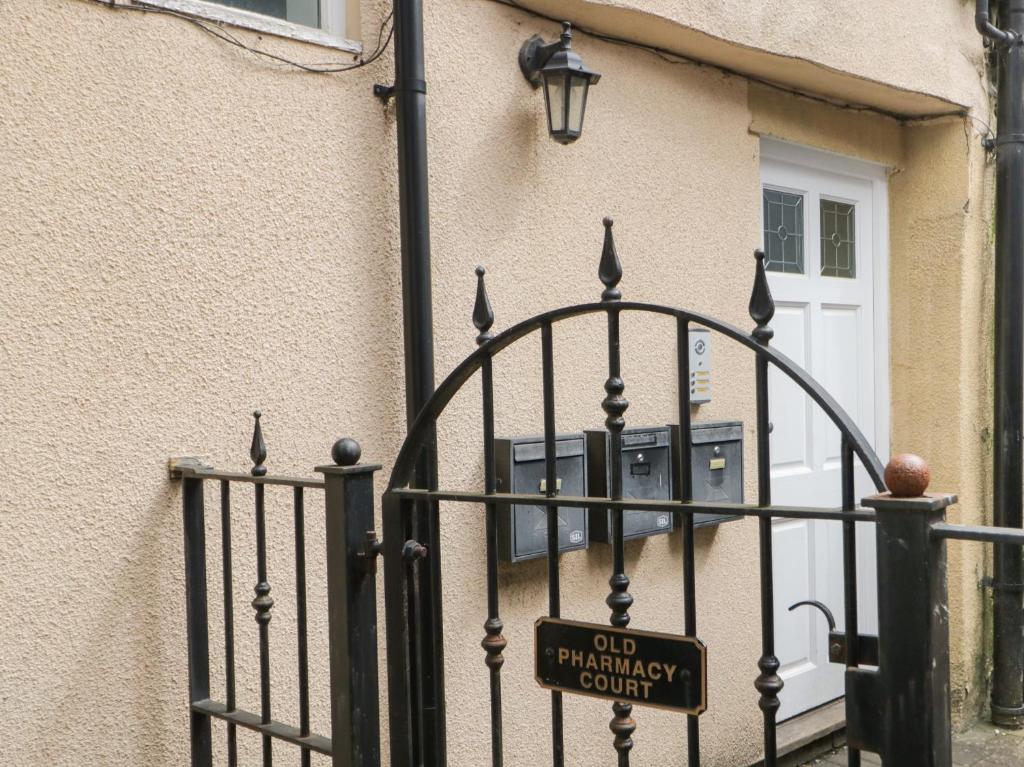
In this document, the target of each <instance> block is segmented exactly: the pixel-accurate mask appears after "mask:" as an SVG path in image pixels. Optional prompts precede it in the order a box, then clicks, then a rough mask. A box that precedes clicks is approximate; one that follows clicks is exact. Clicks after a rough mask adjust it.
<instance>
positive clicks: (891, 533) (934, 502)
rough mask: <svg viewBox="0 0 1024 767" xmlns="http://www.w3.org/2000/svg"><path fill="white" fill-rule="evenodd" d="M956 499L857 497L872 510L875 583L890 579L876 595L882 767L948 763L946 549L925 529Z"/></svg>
mask: <svg viewBox="0 0 1024 767" xmlns="http://www.w3.org/2000/svg"><path fill="white" fill-rule="evenodd" d="M955 502H956V496H941V495H933V496H926V497H923V498H894V497H892V496H890V495H888V494H885V495H877V496H873V497H871V498H865V499H864V501H863V503H864V505H865V506H868V507H871V508H874V509H875V510H876V512H877V517H876V521H877V533H876V535H877V540H878V582H879V583H882V584H893V585H892V586H890V587H889V588H881V589H879V593H878V620H879V626H878V672H877V674H878V680H879V685H878V690H879V691H880V698H881V700H876V701H875V705H878V704H880V705H881V708H882V712H881V713H882V717H881V727H880V728H879V737H880V740H881V743H880V749H879V751H880V755H881V757H882V763H883V764H885V765H887V767H888V766H889V765H893V766H895V765H898V766H899V767H949V766H950V764H952V740H951V727H950V713H949V705H950V698H949V608H948V603H947V594H946V547H945V542H944V541H942V540H940V539H937V538H936V539H933V538H932V537H931V536H930V532H931V527H932V525H933V524H935V523H936V522H941V521H942V520H943V519H945V509H946V507H947V506H949V505H951V504H952V503H955ZM894 584H898V586H895V585H894ZM850 673H851V672H847V675H848V678H849V674H850ZM854 673H858V674H864V673H865V672H863V671H858V672H854Z"/></svg>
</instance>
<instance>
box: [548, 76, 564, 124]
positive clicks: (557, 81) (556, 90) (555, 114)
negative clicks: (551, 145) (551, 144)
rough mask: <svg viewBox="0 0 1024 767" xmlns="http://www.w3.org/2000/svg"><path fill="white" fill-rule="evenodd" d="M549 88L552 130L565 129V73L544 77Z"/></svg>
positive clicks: (549, 119) (549, 110)
mask: <svg viewBox="0 0 1024 767" xmlns="http://www.w3.org/2000/svg"><path fill="white" fill-rule="evenodd" d="M544 87H545V88H546V89H547V98H548V121H549V122H550V124H551V130H553V131H562V130H565V75H551V76H550V77H545V78H544Z"/></svg>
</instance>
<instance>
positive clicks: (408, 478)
mask: <svg viewBox="0 0 1024 767" xmlns="http://www.w3.org/2000/svg"><path fill="white" fill-rule="evenodd" d="M611 227H612V222H611V220H610V219H605V247H604V250H603V252H602V258H601V265H600V268H599V270H598V274H599V277H600V278H601V281H602V282H603V283H604V284H605V290H604V292H603V293H602V296H601V298H602V300H601V301H600V302H596V303H585V304H577V305H574V306H566V307H562V308H559V309H553V310H551V311H548V312H544V313H542V314H538V315H536V316H534V317H531V318H530V319H527V320H524V321H522V322H520V323H518V324H517V325H514V326H512V327H510V328H509V329H508V330H505V331H503V332H502V333H499V334H497V335H493V336H492V335H491V333H490V332H489V331H490V327H491V324H492V323H493V321H494V316H493V313H492V312H491V307H490V301H489V299H488V298H487V293H486V289H485V287H484V270H483V269H482V268H478V269H477V275H478V288H477V300H476V306H475V308H474V313H473V322H474V324H475V325H476V327H477V329H478V330H479V331H480V335H479V336H478V337H477V342H478V343H479V344H480V347H479V348H478V349H477V350H476V351H475V352H473V353H472V354H471V355H469V356H468V357H466V359H465V360H463V361H462V362H461V363H460V364H459V365H458V366H457V367H456V368H455V369H454V370H453V371H452V372H451V373H450V374H449V375H448V377H447V378H445V380H444V381H443V382H442V383H441V385H440V386H438V388H437V390H436V391H435V392H434V395H433V396H432V397H431V398H430V400H429V401H428V402H427V403H426V405H424V407H423V409H422V410H421V411H420V413H419V415H418V416H417V417H416V421H415V423H414V424H413V426H412V428H411V429H410V431H409V434H408V436H407V437H406V440H405V442H404V444H403V445H402V449H401V451H400V452H399V454H398V458H397V459H396V461H395V465H394V468H393V470H392V472H391V478H390V481H389V482H388V490H389V491H390V490H394V489H398V488H405V487H409V486H410V484H411V483H412V481H413V476H414V473H415V464H416V461H417V458H418V456H419V454H420V451H421V450H423V449H424V448H425V447H426V446H427V445H428V444H429V442H430V440H432V439H434V435H435V433H436V431H435V426H436V423H437V419H438V418H439V417H440V416H441V414H442V413H443V412H444V410H445V408H446V407H447V406H448V404H449V403H450V402H451V401H452V399H453V398H454V396H455V395H456V394H457V393H458V392H459V390H460V389H461V388H462V387H463V385H465V383H466V382H467V381H468V380H469V379H470V378H471V377H472V376H473V375H474V374H475V373H476V372H477V371H478V370H480V368H481V366H482V365H483V364H484V361H485V360H487V359H491V358H494V357H497V356H498V355H499V354H500V353H501V352H502V351H503V350H505V349H506V348H508V347H509V346H511V345H512V344H514V343H516V342H517V341H519V340H521V339H523V338H525V337H526V336H528V335H530V334H531V333H534V332H536V331H538V330H541V329H542V328H543V327H545V326H550V325H555V324H557V323H558V322H561V321H562V320H566V319H569V318H573V317H581V316H583V315H589V314H600V313H605V314H611V313H615V314H616V315H617V314H621V313H624V312H638V313H646V314H658V315H663V316H667V317H673V318H675V319H676V320H677V321H678V322H686V323H693V324H695V325H699V326H702V327H705V328H708V329H710V330H714V331H716V332H717V333H720V334H721V335H723V336H726V337H727V338H730V339H732V340H733V341H735V342H736V343H739V344H741V345H742V346H745V347H747V348H748V349H750V350H751V351H752V352H754V354H755V355H757V356H758V357H760V358H763V359H765V360H766V361H767V362H768V363H770V364H771V365H772V366H774V367H775V368H776V369H778V370H779V371H781V372H782V373H783V374H785V375H786V376H787V377H788V378H789V379H790V380H792V381H794V382H795V383H796V384H797V386H799V387H800V388H801V389H803V391H804V392H805V393H806V394H807V395H808V396H810V397H811V399H813V400H814V402H815V403H817V405H818V406H819V407H820V408H821V409H822V411H824V413H825V414H826V415H827V416H828V417H829V419H830V420H831V421H832V423H833V424H834V425H835V426H836V427H837V428H838V429H839V431H840V433H841V435H842V436H843V438H844V439H846V440H847V441H848V443H849V444H850V446H851V447H852V448H853V451H854V453H855V454H856V455H857V456H858V457H859V458H860V460H861V462H862V463H863V465H864V468H865V469H866V470H867V472H868V475H869V476H870V477H871V481H872V482H873V483H874V485H875V487H876V488H877V489H878V491H879V492H882V491H884V490H885V482H884V480H883V473H884V469H883V466H882V463H881V461H880V460H879V458H878V456H877V455H876V454H875V451H874V450H873V448H872V447H871V445H870V443H869V442H868V440H867V438H866V437H865V436H864V434H863V432H861V430H860V429H859V428H858V426H857V425H856V424H855V423H854V421H853V419H852V418H851V417H850V415H849V414H848V413H847V412H846V411H845V410H844V409H843V408H842V407H841V406H840V405H839V403H838V402H837V401H836V400H835V398H834V397H833V396H832V395H831V394H829V392H828V391H827V390H826V389H825V387H824V386H822V385H821V383H820V382H818V381H817V380H816V379H814V378H813V377H812V376H811V375H810V374H809V373H808V372H807V371H806V370H804V369H803V368H802V367H801V366H800V365H798V364H797V363H795V362H794V361H793V360H791V359H790V358H789V357H787V356H786V355H784V354H783V353H782V352H780V351H779V350H778V349H775V348H772V347H771V346H770V345H769V341H770V339H771V337H772V330H771V328H769V327H768V323H769V322H771V319H772V316H773V315H774V313H775V304H774V301H773V299H772V297H771V291H770V290H769V288H768V280H767V276H766V274H765V266H764V253H763V252H762V251H755V254H754V255H755V257H756V259H757V266H756V270H755V277H754V288H753V291H752V294H751V298H750V315H751V317H752V318H753V319H754V321H755V322H756V323H757V327H756V328H755V329H754V330H753V332H751V333H745V332H744V331H742V330H740V329H739V328H737V327H736V326H734V325H731V324H729V323H727V322H723V321H721V320H718V319H716V318H714V317H711V316H708V315H706V314H701V313H699V312H693V311H689V310H686V309H676V308H672V307H669V306H663V305H660V304H650V303H637V302H629V301H622V300H621V293H620V291H619V290H618V287H617V285H618V282H619V280H620V279H621V277H622V270H621V267H620V266H619V261H618V256H617V254H616V252H615V246H614V242H613V241H612V235H611Z"/></svg>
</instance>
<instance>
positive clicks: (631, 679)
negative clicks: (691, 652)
mask: <svg viewBox="0 0 1024 767" xmlns="http://www.w3.org/2000/svg"><path fill="white" fill-rule="evenodd" d="M558 665H559V666H568V667H569V668H575V669H579V670H580V676H579V683H580V687H581V688H582V689H584V690H596V691H597V692H610V693H612V694H613V695H624V696H627V697H630V698H633V699H637V700H649V699H650V695H651V690H652V689H653V688H654V685H655V682H661V683H671V682H672V681H673V680H674V679H675V676H676V671H677V670H678V669H679V666H678V665H677V664H675V663H663V662H662V661H657V660H652V661H648V660H644V659H643V658H641V657H637V648H636V640H635V639H632V638H630V637H623V636H618V635H616V634H602V633H598V634H595V635H594V649H593V650H592V651H587V650H574V649H571V648H569V647H559V648H558Z"/></svg>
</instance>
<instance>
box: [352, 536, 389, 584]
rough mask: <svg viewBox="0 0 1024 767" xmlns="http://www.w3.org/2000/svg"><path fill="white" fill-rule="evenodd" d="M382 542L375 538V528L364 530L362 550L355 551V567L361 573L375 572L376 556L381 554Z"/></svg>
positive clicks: (372, 573)
mask: <svg viewBox="0 0 1024 767" xmlns="http://www.w3.org/2000/svg"><path fill="white" fill-rule="evenodd" d="M383 546H384V544H383V543H381V541H380V539H379V538H377V531H376V530H367V531H366V540H365V541H364V542H363V550H362V551H358V552H356V567H357V568H358V569H359V571H360V572H361V573H362V574H363V575H376V574H377V557H379V556H380V555H381V551H382V549H383Z"/></svg>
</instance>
